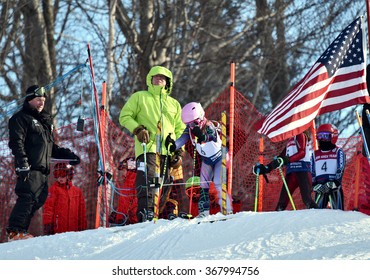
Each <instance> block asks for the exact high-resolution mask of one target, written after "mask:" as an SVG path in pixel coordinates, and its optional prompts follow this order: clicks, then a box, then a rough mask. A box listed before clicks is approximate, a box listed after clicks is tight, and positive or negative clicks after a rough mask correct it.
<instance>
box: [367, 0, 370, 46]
mask: <svg viewBox="0 0 370 280" xmlns="http://www.w3.org/2000/svg"><path fill="white" fill-rule="evenodd" d="M369 10H370V0H366V16H367V36H368V44H370V17H369ZM369 49H370V45H369Z"/></svg>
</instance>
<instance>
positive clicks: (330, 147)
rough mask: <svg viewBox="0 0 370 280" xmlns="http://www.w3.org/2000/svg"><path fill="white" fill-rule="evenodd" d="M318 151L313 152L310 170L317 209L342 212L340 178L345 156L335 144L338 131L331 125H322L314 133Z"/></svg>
mask: <svg viewBox="0 0 370 280" xmlns="http://www.w3.org/2000/svg"><path fill="white" fill-rule="evenodd" d="M316 139H317V141H318V144H319V149H318V150H316V151H315V160H314V163H313V168H312V181H313V186H314V188H313V190H314V193H315V200H316V203H317V205H318V206H319V208H326V207H327V206H328V203H329V202H330V207H331V208H332V209H341V210H344V206H343V189H342V177H343V173H344V167H345V165H346V156H345V154H344V152H343V150H342V149H341V148H339V147H338V146H337V145H336V143H337V140H338V129H337V128H336V127H335V126H333V125H331V124H322V125H321V126H320V127H319V128H318V129H317V133H316Z"/></svg>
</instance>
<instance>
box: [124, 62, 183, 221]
mask: <svg viewBox="0 0 370 280" xmlns="http://www.w3.org/2000/svg"><path fill="white" fill-rule="evenodd" d="M146 84H147V86H148V89H147V90H142V91H137V92H135V93H133V94H132V95H131V96H130V98H129V99H128V101H127V102H126V104H125V105H124V106H123V107H122V110H121V112H120V115H119V122H120V124H121V125H122V126H124V127H126V128H127V129H128V130H129V131H130V132H131V133H133V134H134V135H135V157H136V166H137V175H136V182H135V184H136V195H137V198H138V208H137V212H136V215H137V218H138V221H139V222H145V221H147V220H152V219H153V218H154V195H155V191H156V187H158V184H155V183H156V182H158V181H156V179H155V178H156V177H157V178H158V172H156V164H155V163H156V152H159V153H160V154H161V170H160V178H164V179H165V181H164V183H165V184H167V183H169V182H170V180H169V178H170V176H169V167H170V157H168V156H167V150H166V147H165V141H164V140H165V137H166V136H167V135H168V134H171V135H172V137H174V138H176V139H177V138H178V137H180V135H181V134H182V132H183V130H184V129H185V124H184V123H183V122H182V120H181V105H180V103H179V102H178V101H177V100H176V99H174V98H173V97H171V96H170V94H171V92H172V86H173V78H172V72H171V71H170V70H168V69H167V68H165V67H162V66H154V67H152V68H151V69H150V71H149V73H148V75H147V77H146ZM158 124H159V125H160V130H158V128H157V126H158ZM159 131H160V133H158V132H159ZM157 142H158V143H160V146H159V145H158V146H159V147H157ZM144 150H145V151H146V153H145V157H146V166H145V160H144V158H145V157H144ZM165 161H167V162H166V164H164V162H165ZM164 166H166V170H163V167H164ZM145 167H146V168H145ZM164 172H165V173H164ZM163 174H164V176H163ZM148 185H149V187H148ZM153 185H154V187H153ZM166 188H167V186H164V187H163V190H162V193H163V192H166V191H167V190H166ZM168 188H169V187H168Z"/></svg>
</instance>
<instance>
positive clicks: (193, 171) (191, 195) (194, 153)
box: [189, 146, 200, 215]
mask: <svg viewBox="0 0 370 280" xmlns="http://www.w3.org/2000/svg"><path fill="white" fill-rule="evenodd" d="M193 148H194V151H193V170H192V173H193V174H192V175H193V176H192V177H191V178H192V182H191V185H192V187H191V189H190V199H189V214H190V215H191V208H192V207H191V206H192V204H193V189H194V175H195V164H196V160H197V149H196V147H195V146H193ZM199 181H200V178H199ZM199 187H200V185H199Z"/></svg>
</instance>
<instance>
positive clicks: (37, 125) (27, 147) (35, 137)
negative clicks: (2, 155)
mask: <svg viewBox="0 0 370 280" xmlns="http://www.w3.org/2000/svg"><path fill="white" fill-rule="evenodd" d="M9 148H10V149H11V150H12V153H13V155H14V156H15V166H16V167H22V166H23V165H24V162H28V164H29V165H30V167H31V169H32V170H39V171H41V172H42V173H44V174H49V173H50V159H51V157H53V158H59V159H74V158H75V157H76V155H75V154H74V153H73V152H71V150H69V149H66V148H61V147H59V146H58V145H56V144H55V143H54V138H53V125H52V118H51V116H50V114H48V113H47V112H46V111H44V110H43V111H42V112H41V113H39V112H38V111H37V110H35V109H31V108H30V107H29V104H28V102H25V103H24V105H23V108H22V110H20V111H18V112H17V113H15V114H14V115H13V116H12V117H11V118H10V119H9Z"/></svg>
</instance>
